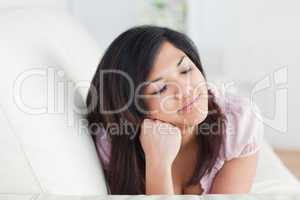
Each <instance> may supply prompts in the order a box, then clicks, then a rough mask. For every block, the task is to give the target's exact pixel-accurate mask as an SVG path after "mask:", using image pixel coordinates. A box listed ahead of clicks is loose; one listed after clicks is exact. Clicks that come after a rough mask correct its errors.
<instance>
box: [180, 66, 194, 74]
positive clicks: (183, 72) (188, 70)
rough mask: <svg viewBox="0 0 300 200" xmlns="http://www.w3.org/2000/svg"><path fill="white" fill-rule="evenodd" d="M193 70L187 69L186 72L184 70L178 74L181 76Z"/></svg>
mask: <svg viewBox="0 0 300 200" xmlns="http://www.w3.org/2000/svg"><path fill="white" fill-rule="evenodd" d="M192 70H193V69H192V67H189V69H187V70H184V71H182V72H180V73H181V74H187V73H188V72H190V71H192Z"/></svg>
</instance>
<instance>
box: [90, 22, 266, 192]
mask: <svg viewBox="0 0 300 200" xmlns="http://www.w3.org/2000/svg"><path fill="white" fill-rule="evenodd" d="M217 94H218V93H217V92H216V91H213V90H212V89H210V88H208V83H207V81H206V76H205V73H204V70H203V67H202V65H201V62H200V58H199V55H198V52H197V50H196V48H195V46H194V44H193V43H192V41H191V40H190V39H189V38H188V37H187V36H186V35H184V34H182V33H179V32H177V31H174V30H170V29H168V28H163V27H156V26H140V27H135V28H132V29H129V30H127V31H126V32H124V33H122V34H121V35H120V36H118V37H117V38H116V39H115V40H114V41H113V42H112V44H111V45H110V46H109V48H108V49H107V50H106V52H105V54H104V56H103V57H102V59H101V61H100V63H99V66H98V68H97V70H96V73H95V75H94V77H93V80H92V82H91V87H90V90H89V93H88V96H87V101H86V104H87V106H88V110H89V113H88V114H87V120H88V122H89V131H90V132H91V134H92V135H93V138H94V140H95V142H96V147H97V150H98V152H99V158H100V160H101V163H102V165H103V168H104V172H105V178H106V180H107V183H108V188H109V193H110V194H208V193H223V194H224V193H246V192H248V191H249V190H250V188H251V184H252V181H253V178H254V176H255V168H256V161H257V155H258V150H259V147H260V143H259V140H258V136H259V135H262V133H263V128H262V127H263V126H262V124H261V123H260V122H259V121H258V120H257V119H256V117H255V115H254V114H253V113H252V111H251V106H250V103H249V101H247V99H245V98H241V97H236V96H232V95H230V96H228V95H226V96H225V95H217ZM217 97H218V98H217ZM225 97H226V98H225ZM125 125H126V129H125V128H124V126H125ZM128 126H129V128H128Z"/></svg>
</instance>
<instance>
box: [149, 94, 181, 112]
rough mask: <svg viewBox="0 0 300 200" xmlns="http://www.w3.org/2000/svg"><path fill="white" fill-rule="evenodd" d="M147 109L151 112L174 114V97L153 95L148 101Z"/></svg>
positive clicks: (175, 107) (175, 106) (175, 105)
mask: <svg viewBox="0 0 300 200" xmlns="http://www.w3.org/2000/svg"><path fill="white" fill-rule="evenodd" d="M148 107H149V110H150V111H152V112H153V114H156V115H157V114H175V113H176V111H177V109H178V108H177V104H176V101H175V100H174V97H171V96H168V97H155V98H151V99H149V101H148Z"/></svg>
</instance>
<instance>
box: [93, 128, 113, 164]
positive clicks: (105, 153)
mask: <svg viewBox="0 0 300 200" xmlns="http://www.w3.org/2000/svg"><path fill="white" fill-rule="evenodd" d="M110 148H111V146H110V143H109V140H108V137H107V135H106V133H105V131H104V130H102V129H101V131H100V132H98V133H97V134H96V149H97V153H98V156H99V158H100V160H101V163H102V167H103V168H104V169H107V168H108V164H109V159H110Z"/></svg>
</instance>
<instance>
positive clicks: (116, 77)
mask: <svg viewBox="0 0 300 200" xmlns="http://www.w3.org/2000/svg"><path fill="white" fill-rule="evenodd" d="M166 41H167V42H170V43H171V44H172V45H174V46H175V47H176V48H178V49H180V50H181V51H183V52H184V53H185V54H186V55H187V56H188V57H189V58H190V59H191V60H192V61H193V63H194V64H195V65H196V66H197V67H198V69H199V70H200V71H201V73H202V74H203V76H204V77H205V79H206V75H205V72H204V70H203V68H202V64H201V62H200V57H199V54H198V51H197V48H196V47H195V45H194V43H193V42H192V41H191V40H190V39H189V38H188V37H187V36H186V35H185V34H183V33H180V32H177V31H174V30H171V29H169V28H165V27H158V26H138V27H134V28H131V29H129V30H127V31H125V32H124V33H122V34H121V35H119V36H118V37H117V38H116V39H115V40H114V41H113V42H112V43H111V45H110V46H109V47H108V49H107V50H106V52H105V54H104V56H103V57H102V59H101V61H100V63H99V65H98V68H97V70H96V72H95V75H94V77H93V79H92V82H91V86H90V89H89V92H88V95H87V99H86V105H87V107H88V113H87V116H86V118H87V120H88V125H89V127H91V128H89V130H90V132H91V134H92V136H93V138H94V140H95V137H96V135H95V134H94V133H96V132H97V131H98V130H96V129H98V128H99V127H103V128H104V129H105V130H108V129H107V127H109V124H110V123H113V124H119V125H120V126H121V123H124V121H127V122H128V123H131V124H134V125H135V127H136V129H131V130H129V131H128V130H127V132H126V133H125V132H122V129H120V130H119V131H121V132H120V133H119V134H117V135H116V134H111V132H110V131H107V135H108V137H109V141H110V143H111V152H110V159H109V166H108V168H107V169H105V170H104V172H105V178H106V181H107V183H108V186H109V189H110V192H111V194H145V158H144V152H143V149H142V147H141V144H140V141H139V139H138V138H139V137H138V136H139V131H140V126H141V123H142V121H143V119H144V118H145V113H143V112H141V111H140V109H138V108H137V105H136V104H135V103H131V104H130V105H128V107H127V109H124V110H121V111H120V112H118V113H103V112H102V111H103V110H117V109H120V108H122V107H123V106H124V105H126V104H127V103H128V102H129V100H130V98H131V97H132V95H129V94H133V93H132V91H131V90H132V89H134V90H135V89H136V88H137V87H138V86H139V85H141V84H142V83H143V82H145V81H146V79H147V77H148V75H149V72H150V70H151V68H152V66H153V62H154V59H155V56H156V55H157V52H158V50H159V48H160V47H161V45H162V43H163V42H166ZM105 70H118V71H122V72H124V73H126V74H128V76H129V77H130V78H131V79H132V82H133V84H132V85H130V84H128V80H127V79H126V78H124V76H120V74H117V73H108V74H105V75H102V76H101V71H105ZM132 86H133V88H132ZM141 92H142V91H141ZM134 95H135V94H134ZM134 97H135V96H134ZM137 102H138V105H139V106H140V107H141V108H144V109H147V107H146V105H145V104H144V103H143V101H142V100H138V101H137ZM208 111H209V112H208V115H207V117H206V119H205V120H204V121H203V122H201V123H200V124H198V127H197V129H196V130H197V138H198V145H199V148H198V149H199V150H198V152H197V154H198V157H197V158H198V160H197V162H196V166H195V169H194V172H193V175H192V177H191V178H190V180H189V181H188V182H187V183H185V186H189V185H193V184H196V183H199V181H200V179H201V178H202V177H203V176H204V175H205V173H210V171H211V170H212V167H213V165H214V163H215V162H216V159H217V157H218V155H219V152H220V148H221V145H222V142H223V132H224V130H225V126H224V125H225V123H219V122H224V121H226V118H225V116H224V115H223V113H222V111H221V109H220V107H219V105H218V104H217V103H216V101H215V96H214V94H213V93H212V91H211V90H210V89H208ZM95 124H96V125H98V126H95ZM203 124H209V125H212V124H217V125H218V126H219V129H218V130H219V134H207V133H205V134H203V133H202V132H201V130H203V129H201V126H202V125H203ZM92 127H97V128H94V129H93V128H92ZM134 130H137V132H136V131H134ZM123 131H124V130H123ZM200 155H201V156H200Z"/></svg>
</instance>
